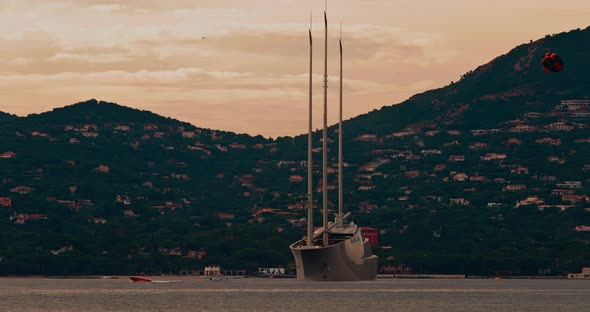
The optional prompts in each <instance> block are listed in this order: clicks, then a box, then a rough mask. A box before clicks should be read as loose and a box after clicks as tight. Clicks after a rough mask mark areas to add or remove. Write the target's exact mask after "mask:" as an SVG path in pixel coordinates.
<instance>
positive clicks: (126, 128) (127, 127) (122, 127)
mask: <svg viewBox="0 0 590 312" xmlns="http://www.w3.org/2000/svg"><path fill="white" fill-rule="evenodd" d="M113 130H119V131H131V127H129V126H127V125H119V126H116V127H115V128H113Z"/></svg>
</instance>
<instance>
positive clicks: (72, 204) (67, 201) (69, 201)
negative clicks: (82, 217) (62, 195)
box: [57, 199, 76, 210]
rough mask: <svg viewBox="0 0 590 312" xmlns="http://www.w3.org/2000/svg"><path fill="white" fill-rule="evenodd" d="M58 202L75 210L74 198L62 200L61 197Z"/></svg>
mask: <svg viewBox="0 0 590 312" xmlns="http://www.w3.org/2000/svg"><path fill="white" fill-rule="evenodd" d="M57 202H58V203H59V204H60V205H62V206H64V207H66V208H68V209H71V210H75V209H76V201H74V200H62V199H60V200H58V201H57Z"/></svg>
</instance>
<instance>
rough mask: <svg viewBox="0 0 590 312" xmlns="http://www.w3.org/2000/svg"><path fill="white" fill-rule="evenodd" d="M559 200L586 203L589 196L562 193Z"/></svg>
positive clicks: (589, 200) (589, 199)
mask: <svg viewBox="0 0 590 312" xmlns="http://www.w3.org/2000/svg"><path fill="white" fill-rule="evenodd" d="M561 200H562V201H564V202H570V203H572V204H575V203H579V202H580V203H581V202H583V203H588V202H590V198H589V197H588V196H586V195H573V194H569V195H563V196H561Z"/></svg>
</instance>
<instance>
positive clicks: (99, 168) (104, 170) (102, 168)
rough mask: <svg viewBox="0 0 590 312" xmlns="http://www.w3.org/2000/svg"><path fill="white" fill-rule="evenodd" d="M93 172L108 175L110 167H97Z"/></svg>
mask: <svg viewBox="0 0 590 312" xmlns="http://www.w3.org/2000/svg"><path fill="white" fill-rule="evenodd" d="M94 170H95V171H97V172H100V173H109V172H111V167H110V166H107V165H99V166H98V167H96V168H95V169H94Z"/></svg>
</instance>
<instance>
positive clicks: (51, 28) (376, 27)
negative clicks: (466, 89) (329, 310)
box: [0, 0, 590, 137]
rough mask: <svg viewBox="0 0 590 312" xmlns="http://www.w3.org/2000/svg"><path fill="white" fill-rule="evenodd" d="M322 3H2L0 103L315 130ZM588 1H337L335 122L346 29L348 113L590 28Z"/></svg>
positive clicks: (333, 12)
mask: <svg viewBox="0 0 590 312" xmlns="http://www.w3.org/2000/svg"><path fill="white" fill-rule="evenodd" d="M323 7H324V1H323V0H193V1H182V0H166V1H159V0H128V1H114V0H112V1H107V0H52V1H42V0H0V27H1V28H2V29H3V31H2V32H1V33H0V55H1V56H2V58H1V59H0V111H4V112H9V113H13V114H17V115H21V116H23V115H27V114H29V113H39V112H43V111H47V110H50V109H52V108H54V107H61V106H65V105H68V104H72V103H75V102H80V101H84V100H88V99H91V98H96V99H98V100H104V101H109V102H116V103H119V104H121V105H125V106H130V107H134V108H138V109H147V110H151V111H153V112H156V113H158V114H161V115H164V116H170V117H174V118H177V119H180V120H183V121H188V122H190V123H192V124H194V125H196V126H199V127H205V128H214V129H223V130H230V131H236V132H241V133H242V132H245V133H249V134H253V135H256V134H262V135H265V136H273V137H276V136H283V135H294V134H300V133H303V132H305V131H306V129H307V121H306V118H307V113H306V112H307V84H308V80H307V70H308V65H307V61H308V39H307V28H308V27H309V20H310V13H312V20H313V33H314V40H315V41H314V43H315V47H316V48H315V50H314V53H315V59H314V62H315V64H314V74H315V75H316V78H315V83H314V88H315V97H314V100H315V103H316V109H315V111H314V114H315V118H314V119H315V120H314V126H315V127H316V128H319V127H321V123H320V120H321V101H322V97H321V94H322V88H321V75H322V70H323V69H322V64H321V62H322V57H323V51H322V49H321V48H322V47H321V41H322V40H323V21H322V11H323ZM589 16H590V1H588V0H561V1H549V0H536V1H533V0H494V1H488V0H444V1H441V0H395V1H394V0H337V1H335V0H332V1H330V2H329V4H328V18H329V24H330V25H329V27H330V30H331V33H330V42H329V44H330V47H329V49H330V52H329V57H330V59H329V66H330V67H329V75H330V79H329V80H330V83H331V84H330V88H329V91H330V95H329V101H330V102H329V103H330V118H329V120H330V122H331V123H333V122H335V121H336V118H337V111H336V107H337V103H338V98H337V91H338V87H337V86H338V77H337V75H338V55H337V38H338V36H339V28H340V26H339V25H340V23H342V24H343V37H344V39H343V42H344V48H345V65H344V66H345V68H344V71H345V78H346V79H345V90H344V92H345V106H346V107H345V112H344V116H345V118H350V117H353V116H356V115H359V114H362V113H366V112H368V111H370V110H372V109H374V108H379V107H381V106H384V105H391V104H395V103H399V102H401V101H403V100H405V99H406V98H408V97H409V96H411V95H413V94H415V93H418V92H422V91H425V90H428V89H432V88H435V87H441V86H444V85H447V84H448V83H450V82H451V81H456V80H458V79H459V77H460V75H461V74H463V73H465V72H467V71H468V70H471V69H474V68H475V67H477V66H478V65H481V64H483V63H486V62H488V61H490V60H491V59H492V58H494V57H496V56H498V55H500V54H504V53H506V52H508V51H509V50H510V49H512V48H513V47H515V46H516V45H518V44H522V43H527V42H529V40H536V39H539V38H541V37H543V36H545V35H546V34H553V33H559V32H562V31H567V30H571V29H575V28H586V27H588V26H589V25H590V22H589V19H588V17H589Z"/></svg>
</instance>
